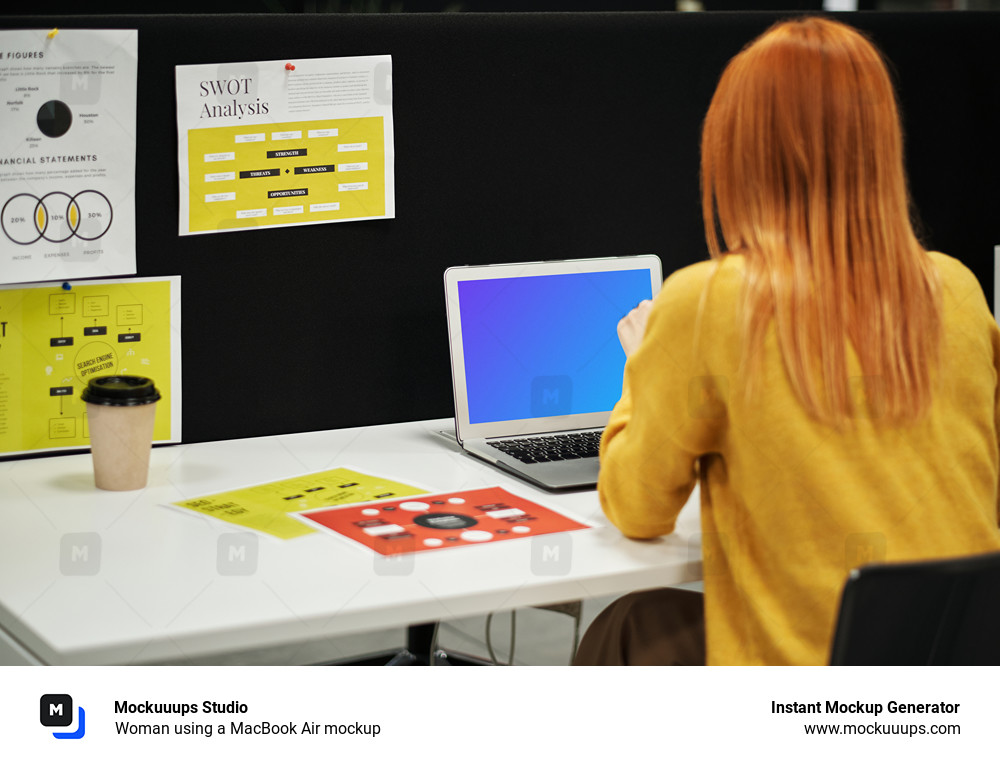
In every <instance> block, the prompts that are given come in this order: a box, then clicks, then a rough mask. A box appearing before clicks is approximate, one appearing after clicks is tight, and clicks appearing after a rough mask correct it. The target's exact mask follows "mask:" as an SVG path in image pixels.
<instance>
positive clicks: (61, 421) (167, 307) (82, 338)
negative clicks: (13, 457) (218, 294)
mask: <svg viewBox="0 0 1000 766" xmlns="http://www.w3.org/2000/svg"><path fill="white" fill-rule="evenodd" d="M66 288H68V289H66ZM180 353H181V350H180V277H162V278H153V279H130V280H120V281H114V280H95V281H91V282H73V283H66V284H65V285H60V284H51V283H50V284H43V285H23V286H19V287H3V288H0V455H8V454H20V453H25V452H34V451H55V450H64V449H72V448H75V447H88V446H89V445H90V433H89V431H88V429H87V409H86V404H84V402H83V401H82V400H81V399H80V394H81V393H82V392H83V389H84V388H85V387H86V385H87V383H88V381H89V380H90V379H91V378H94V377H98V376H103V375H139V376H142V377H146V378H151V379H152V380H153V382H154V383H155V384H156V387H157V389H158V390H159V391H160V393H161V395H162V398H161V399H160V401H159V402H157V404H156V422H155V425H154V430H153V440H154V442H161V443H163V442H176V441H180V438H181V416H180V413H181V407H180Z"/></svg>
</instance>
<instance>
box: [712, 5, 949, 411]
mask: <svg viewBox="0 0 1000 766" xmlns="http://www.w3.org/2000/svg"><path fill="white" fill-rule="evenodd" d="M701 177H702V210H703V215H704V221H705V234H706V238H707V241H708V247H709V251H710V253H711V255H712V257H713V258H719V257H721V256H723V255H725V254H730V253H739V254H741V255H743V256H745V259H746V273H747V282H746V288H745V291H744V302H743V311H744V320H745V322H744V327H745V338H744V356H743V359H744V365H745V366H744V371H745V373H746V376H747V378H746V381H745V385H746V386H747V389H748V393H749V394H750V395H752V391H753V388H754V384H755V379H756V378H757V377H758V373H759V362H760V358H761V352H762V347H763V340H764V336H765V334H766V332H767V330H768V327H769V326H770V324H771V322H772V320H773V321H774V323H775V327H776V332H777V339H778V343H779V346H780V348H781V352H782V356H783V358H784V362H785V367H786V370H787V372H788V376H789V378H790V380H791V383H792V388H793V390H794V391H795V394H796V396H797V397H798V399H799V400H800V401H801V402H802V404H803V406H804V407H805V408H806V410H807V411H808V412H809V413H810V415H812V416H813V417H814V418H816V419H818V420H820V421H822V422H826V423H829V424H831V425H835V426H838V427H842V426H844V425H846V424H847V423H848V422H849V419H850V418H851V417H852V415H854V414H855V411H856V402H853V401H852V388H855V387H854V386H852V384H851V381H850V380H849V377H848V376H849V372H848V349H847V342H848V341H849V342H850V344H851V345H852V346H853V348H854V351H855V353H856V354H857V357H858V361H859V363H860V367H861V372H862V376H863V380H864V391H865V393H866V396H867V399H868V407H869V409H870V410H871V412H872V414H873V415H875V416H879V417H883V418H885V419H887V420H888V421H889V422H891V423H897V424H898V423H904V422H908V421H912V420H914V419H915V418H917V417H918V416H919V415H920V414H921V413H923V412H924V411H926V409H927V407H928V406H929V404H930V401H931V394H932V370H933V368H934V366H935V364H936V362H937V360H938V359H939V348H940V342H941V334H942V330H941V297H940V293H941V288H940V279H939V276H938V274H937V270H936V269H935V267H934V265H933V263H932V262H931V259H930V257H929V256H928V255H927V253H926V251H925V250H924V249H923V247H922V246H921V245H920V243H919V242H918V240H917V237H916V235H915V234H914V231H913V226H912V223H911V219H910V202H909V195H908V191H907V184H906V175H905V172H904V169H903V139H902V130H901V127H900V121H899V113H898V109H897V106H896V98H895V94H894V92H893V87H892V83H891V81H890V78H889V74H888V72H887V70H886V66H885V63H884V62H883V60H882V57H881V55H880V53H879V51H878V50H877V49H876V48H875V47H874V45H872V43H870V42H869V41H868V40H867V39H866V38H865V37H864V36H863V35H861V34H860V33H859V32H857V31H856V30H854V29H852V28H851V27H848V26H846V25H844V24H841V23H838V22H835V21H830V20H827V19H823V18H805V19H799V20H793V21H786V22H782V23H779V24H776V25H775V26H773V27H771V29H769V30H768V31H767V32H765V33H764V34H763V35H762V36H761V37H759V38H758V39H757V40H755V41H754V42H753V43H751V44H750V45H748V46H747V47H746V48H745V49H744V50H743V51H742V52H741V53H739V54H738V55H737V56H736V57H735V58H733V60H732V61H731V62H730V63H729V65H728V66H727V67H726V70H725V72H724V73H723V75H722V78H721V79H720V81H719V85H718V87H717V89H716V91H715V95H714V97H713V98H712V103H711V106H710V107H709V110H708V114H707V116H706V118H705V124H704V128H703V131H702V145H701ZM720 235H721V240H722V242H721V243H720Z"/></svg>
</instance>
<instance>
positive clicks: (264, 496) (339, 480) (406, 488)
mask: <svg viewBox="0 0 1000 766" xmlns="http://www.w3.org/2000/svg"><path fill="white" fill-rule="evenodd" d="M426 492H427V490H425V489H419V488H417V487H414V486H411V485H409V484H403V483H402V482H398V481H395V480H393V479H386V478H383V477H380V476H371V475H369V474H365V473H360V472H358V471H355V470H353V469H351V468H331V469H329V470H326V471H320V472H318V473H310V474H305V475H304V476H293V477H290V478H287V479H279V480H278V481H272V482H269V483H267V484H258V485H255V486H252V487H241V488H239V489H232V490H228V491H225V492H217V493H215V494H212V495H205V496H203V497H195V498H191V499H190V500H179V501H177V502H176V503H171V504H170V507H171V508H179V509H181V510H186V511H195V512H197V513H202V514H205V515H207V516H211V517H212V518H215V519H220V520H222V521H227V522H229V523H230V524H238V525H240V526H242V527H248V528H250V529H254V530H256V531H258V532H264V533H266V534H269V535H274V536H275V537H278V538H280V539H282V540H289V539H291V538H293V537H300V536H302V535H308V534H311V533H313V532H315V531H316V530H315V529H313V528H312V527H310V526H308V525H307V524H304V523H303V522H301V521H299V520H298V519H295V518H293V517H292V516H289V515H288V514H289V513H295V512H300V511H315V510H318V509H320V508H328V507H330V506H333V505H350V504H352V503H367V502H374V503H377V504H378V505H379V507H382V506H391V505H392V502H393V500H392V499H393V498H395V497H406V496H407V495H423V494H425V493H426Z"/></svg>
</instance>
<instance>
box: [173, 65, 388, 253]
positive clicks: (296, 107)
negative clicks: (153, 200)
mask: <svg viewBox="0 0 1000 766" xmlns="http://www.w3.org/2000/svg"><path fill="white" fill-rule="evenodd" d="M176 87H177V143H178V154H177V164H178V176H179V180H180V185H179V189H180V206H179V210H180V215H179V223H178V230H179V232H180V234H181V235H186V234H211V233H218V232H222V231H231V230H234V229H236V230H238V229H252V228H262V227H265V228H266V227H275V226H302V225H307V224H316V223H328V222H337V221H361V220H368V219H373V218H392V217H394V216H395V180H394V150H393V121H392V57H391V56H345V57H341V58H318V59H300V60H297V61H296V62H295V63H294V64H292V63H290V62H285V61H248V62H236V63H227V64H198V65H189V66H178V67H177V68H176Z"/></svg>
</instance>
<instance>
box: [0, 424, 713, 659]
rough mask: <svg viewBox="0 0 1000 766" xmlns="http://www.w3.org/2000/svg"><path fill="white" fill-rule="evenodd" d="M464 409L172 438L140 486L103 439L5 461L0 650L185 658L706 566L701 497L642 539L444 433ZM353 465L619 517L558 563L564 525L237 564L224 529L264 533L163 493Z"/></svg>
mask: <svg viewBox="0 0 1000 766" xmlns="http://www.w3.org/2000/svg"><path fill="white" fill-rule="evenodd" d="M449 424H450V422H449V421H446V420H442V421H426V422H419V423H404V424H398V425H391V426H377V427H370V428H357V429H344V430H338V431H322V432H314V433H304V434H292V435H286V436H272V437H262V438H257V439H242V440H234V441H226V442H212V443H207V444H191V445H180V446H174V447H161V448H157V449H154V450H153V455H152V464H151V468H150V479H149V485H148V486H147V487H146V489H144V490H139V491H135V492H104V491H101V490H97V489H95V488H94V486H93V478H92V470H91V463H90V455H89V454H80V455H70V456H64V457H43V458H37V459H31V460H20V461H9V462H3V463H0V530H2V532H0V664H16V663H29V664H32V663H41V664H73V665H76V664H101V663H104V664H128V663H150V662H170V661H171V660H183V659H190V658H192V657H195V656H199V655H209V654H216V653H220V652H227V651H238V650H244V649H252V648H258V647H265V646H271V645H282V644H294V643H301V642H305V641H312V640H316V639H321V638H324V637H330V636H338V635H345V634H350V633H359V632H365V631H371V630H380V629H385V628H392V627H401V626H404V625H407V624H417V623H426V622H430V621H436V620H448V619H455V618H459V617H464V616H469V615H473V614H484V613H486V612H490V611H494V610H506V609H513V608H516V607H522V606H528V605H533V604H545V603H552V602H559V601H569V600H574V599H581V598H590V597H595V596H603V595H608V594H612V593H619V592H624V591H628V590H634V589H640V588H648V587H654V586H657V585H669V584H676V583H681V582H686V581H690V580H696V579H699V578H700V576H701V564H700V558H701V547H700V539H699V535H698V498H697V494H695V496H693V497H692V499H691V501H690V502H689V503H688V505H687V506H686V507H685V509H684V511H683V513H682V514H681V518H680V521H679V524H678V530H677V532H675V533H674V534H673V535H670V536H669V537H665V538H662V539H659V540H655V541H649V542H638V541H633V540H628V539H625V538H623V537H622V535H621V534H620V533H619V532H618V531H617V530H615V529H614V528H611V527H609V526H607V525H606V522H605V520H604V517H603V515H602V513H601V511H600V507H599V504H598V501H597V495H596V493H595V492H578V493H571V494H549V493H546V492H542V491H540V490H537V489H534V488H533V487H531V486H530V485H527V484H524V483H522V482H520V481H518V480H517V479H515V478H513V477H510V476H508V475H506V474H504V473H502V472H499V471H496V470H494V469H493V468H491V467H490V466H488V465H485V464H484V463H481V462H479V461H477V460H475V459H473V458H470V457H467V456H466V455H464V454H463V453H461V452H460V451H459V450H458V448H457V447H452V446H450V445H449V444H447V443H446V442H445V441H444V440H443V439H441V438H440V437H438V436H436V435H434V433H433V430H436V429H440V428H445V427H447V426H448V425H449ZM337 466H351V467H354V468H358V469H360V470H362V471H367V472H370V473H373V474H376V475H382V476H387V477H392V478H398V479H401V480H403V481H408V482H410V483H413V484H416V485H417V486H424V487H426V488H428V489H432V490H441V491H452V490H455V489H462V488H470V487H484V486H496V485H500V486H503V487H505V488H507V489H509V490H510V491H512V492H514V493H516V494H520V495H523V496H525V497H527V498H529V499H534V500H536V501H538V502H540V503H542V504H545V505H549V506H551V507H553V508H555V509H556V510H558V509H560V508H563V509H566V510H567V511H569V512H571V513H572V514H574V515H576V516H577V517H579V518H581V519H583V520H585V521H588V522H591V523H596V524H600V525H601V526H600V528H597V529H592V530H582V531H579V532H572V533H568V534H566V535H560V536H559V537H560V540H559V543H560V549H559V562H558V564H557V563H556V562H554V560H553V559H552V558H551V557H550V558H549V559H548V560H546V559H544V558H543V557H542V555H541V554H542V552H543V550H544V549H543V548H541V547H540V543H539V542H533V541H542V542H544V541H546V540H547V539H551V537H554V536H549V538H545V537H536V538H530V539H522V540H510V541H505V542H503V543H499V544H490V545H483V546H481V547H472V546H469V547H464V548H458V549H454V550H445V551H434V552H428V553H420V554H415V555H411V556H404V557H393V558H392V559H382V560H376V557H374V555H373V554H371V553H368V552H366V551H363V550H359V549H356V548H354V547H352V546H350V545H348V544H346V543H345V542H343V541H342V540H340V539H338V538H336V537H335V536H333V535H328V534H324V533H319V532H317V533H316V534H311V535H307V536H304V537H300V538H297V539H294V540H288V541H280V540H277V539H273V538H269V537H265V536H260V540H259V550H258V560H257V565H256V571H255V572H254V573H253V574H249V575H241V576H239V575H229V576H224V575H220V574H219V571H218V565H217V561H218V558H217V556H218V541H219V536H220V535H221V534H224V533H232V532H238V531H246V530H244V529H243V528H242V527H234V526H229V525H226V524H224V523H222V522H217V521H215V520H213V519H210V518H207V517H206V518H204V519H202V518H198V517H196V516H195V515H193V514H190V515H189V514H186V513H183V512H180V511H177V510H174V509H170V508H166V507H163V506H162V505H160V504H161V503H164V502H170V501H175V500H180V499H184V498H189V497H196V496H198V495H204V494H208V493H211V492H216V491H219V490H223V489H229V488H233V487H237V486H244V485H249V484H257V483H261V482H265V481H271V480H274V479H279V478H282V477H287V476H292V475H296V474H302V473H310V472H313V471H319V470H322V469H324V468H331V467H337ZM78 533H90V534H91V535H92V536H91V537H90V538H89V539H90V540H91V541H95V540H99V546H100V551H99V556H97V558H96V560H97V564H96V565H94V564H91V568H92V569H93V568H94V567H95V566H96V567H97V571H94V572H92V573H90V574H81V573H71V574H64V573H63V572H62V571H61V569H62V568H63V566H61V561H62V562H65V560H66V559H65V558H63V559H61V556H62V555H63V553H64V552H63V547H64V546H65V545H67V544H68V542H72V541H76V542H79V541H80V540H81V539H82V538H66V537H64V535H71V534H78ZM94 535H96V537H95V536H94ZM567 541H568V542H569V544H567ZM549 552H550V553H551V548H550V551H549ZM94 554H95V546H93V545H91V546H90V548H89V556H91V557H93V556H94ZM81 561H82V560H80V561H78V562H77V564H78V565H79V564H81ZM87 561H88V562H91V561H93V558H88V559H87ZM79 569H81V566H76V567H75V568H74V570H79ZM556 569H562V570H568V571H565V572H564V573H558V572H555V571H554V570H556Z"/></svg>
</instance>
